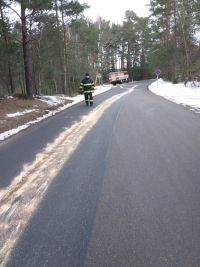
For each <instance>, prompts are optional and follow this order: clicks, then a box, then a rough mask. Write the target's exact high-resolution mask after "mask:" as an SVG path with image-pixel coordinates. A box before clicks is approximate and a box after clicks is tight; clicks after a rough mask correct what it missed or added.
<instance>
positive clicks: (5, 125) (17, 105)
mask: <svg viewBox="0 0 200 267" xmlns="http://www.w3.org/2000/svg"><path fill="white" fill-rule="evenodd" d="M59 106H61V105H59ZM56 108H58V106H53V107H49V106H48V104H47V103H45V102H43V101H41V100H39V99H37V98H34V99H22V98H18V97H15V98H2V99H0V133H2V132H5V131H8V130H11V129H14V128H16V127H17V126H21V125H23V124H25V123H27V122H29V121H32V120H34V119H36V118H38V117H41V116H43V115H44V114H47V113H48V112H49V111H50V110H55V109H56ZM25 109H27V110H31V109H35V111H32V112H30V113H27V114H24V115H22V116H17V117H7V114H10V113H16V112H20V111H24V110H25Z"/></svg>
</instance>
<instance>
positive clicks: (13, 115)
mask: <svg viewBox="0 0 200 267" xmlns="http://www.w3.org/2000/svg"><path fill="white" fill-rule="evenodd" d="M36 110H37V109H25V110H24V111H22V112H15V113H9V114H7V117H8V118H12V117H18V116H22V115H24V114H27V113H31V112H34V111H36Z"/></svg>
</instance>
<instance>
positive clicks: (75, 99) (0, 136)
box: [0, 85, 112, 141]
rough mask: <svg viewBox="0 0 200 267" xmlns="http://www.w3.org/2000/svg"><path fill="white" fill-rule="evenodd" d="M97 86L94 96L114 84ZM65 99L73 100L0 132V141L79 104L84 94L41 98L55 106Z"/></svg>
mask: <svg viewBox="0 0 200 267" xmlns="http://www.w3.org/2000/svg"><path fill="white" fill-rule="evenodd" d="M95 88H96V89H95V91H94V96H95V95H98V94H101V93H104V92H106V91H108V90H110V89H111V88H112V86H111V85H102V86H96V87H95ZM63 99H67V100H71V101H72V102H71V103H68V104H66V105H64V106H61V107H59V108H58V109H56V110H54V111H50V112H49V113H48V114H45V115H43V116H42V117H39V118H37V119H36V120H33V121H30V122H28V123H26V124H24V125H21V126H18V127H17V128H15V129H12V130H9V131H6V132H3V133H0V141H3V140H5V139H7V138H8V137H10V136H12V135H14V134H17V133H18V132H20V131H22V130H25V129H26V128H28V127H29V126H30V125H32V124H35V123H37V122H39V121H42V120H44V119H46V118H48V117H51V116H53V115H55V114H56V113H58V112H60V111H62V110H64V109H66V108H69V107H71V106H73V105H75V104H78V103H80V102H82V101H83V100H84V96H83V95H77V96H75V97H65V96H41V98H40V100H42V101H45V102H47V104H48V105H49V106H55V105H58V104H61V103H63ZM32 111H33V110H31V111H29V112H32ZM25 113H27V110H25V111H23V112H16V113H13V114H7V116H10V117H11V116H12V117H14V116H21V115H23V114H25Z"/></svg>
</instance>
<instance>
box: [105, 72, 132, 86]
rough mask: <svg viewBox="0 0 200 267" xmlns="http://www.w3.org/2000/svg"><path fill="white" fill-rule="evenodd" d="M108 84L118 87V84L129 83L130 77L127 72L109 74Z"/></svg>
mask: <svg viewBox="0 0 200 267" xmlns="http://www.w3.org/2000/svg"><path fill="white" fill-rule="evenodd" d="M108 82H109V83H112V84H113V85H116V84H117V83H119V84H122V83H128V82H129V75H128V72H127V71H115V72H110V73H108Z"/></svg>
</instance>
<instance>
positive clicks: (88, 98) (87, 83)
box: [80, 73, 94, 106]
mask: <svg viewBox="0 0 200 267" xmlns="http://www.w3.org/2000/svg"><path fill="white" fill-rule="evenodd" d="M80 91H81V92H82V93H84V97H85V103H86V105H87V106H88V105H90V106H92V105H93V96H92V93H93V92H94V82H93V80H92V79H91V78H90V75H89V74H88V73H86V74H85V78H84V79H83V80H82V82H81V83H80Z"/></svg>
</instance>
